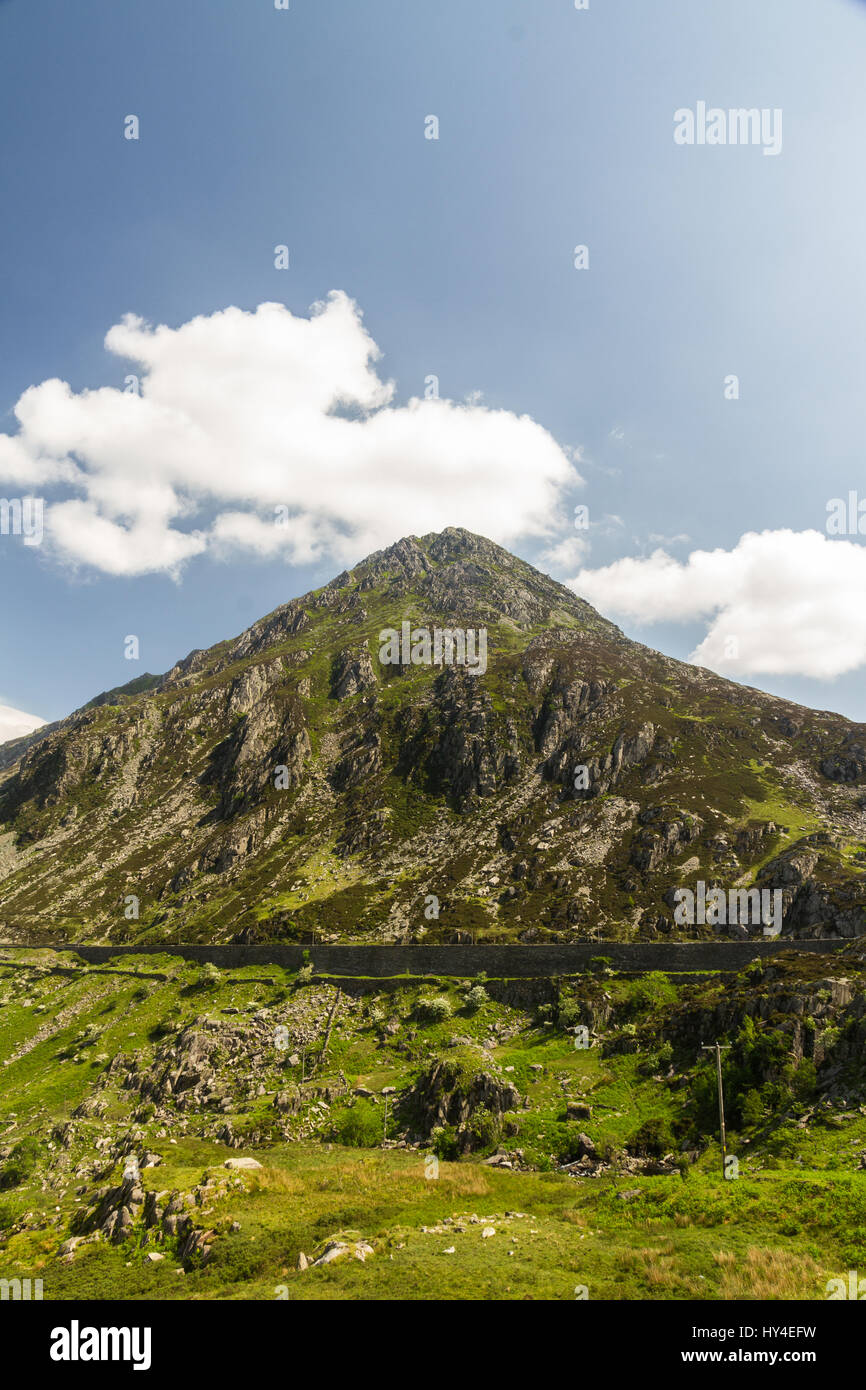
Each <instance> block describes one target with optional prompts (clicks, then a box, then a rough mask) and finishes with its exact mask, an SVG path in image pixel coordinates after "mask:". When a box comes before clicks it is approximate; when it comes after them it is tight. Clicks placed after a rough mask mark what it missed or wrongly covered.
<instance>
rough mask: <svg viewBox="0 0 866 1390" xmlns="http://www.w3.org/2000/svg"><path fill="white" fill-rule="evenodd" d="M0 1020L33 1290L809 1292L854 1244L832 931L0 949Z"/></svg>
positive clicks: (855, 1070)
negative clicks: (416, 962) (424, 943)
mask: <svg viewBox="0 0 866 1390" xmlns="http://www.w3.org/2000/svg"><path fill="white" fill-rule="evenodd" d="M828 971H830V972H831V973H830V974H829V975H828V974H827V972H828ZM822 972H823V973H822ZM581 1030H586V1031H585V1032H582V1031H581ZM716 1037H720V1038H721V1039H722V1040H726V1041H728V1042H730V1043H731V1044H732V1047H731V1050H730V1051H728V1052H727V1053H726V1054H725V1057H726V1061H725V1086H726V1094H727V1109H728V1120H729V1143H728V1149H729V1153H731V1154H732V1155H734V1156H735V1157H736V1159H737V1162H738V1165H739V1175H738V1176H737V1177H735V1178H732V1179H729V1180H725V1179H723V1177H722V1176H721V1171H720V1170H721V1161H720V1153H719V1149H718V1144H717V1139H716V1136H717V1121H716V1111H715V1075H714V1069H713V1066H712V1065H711V1063H710V1062H709V1061H708V1060H707V1056H706V1054H705V1053H703V1052H702V1051H701V1043H702V1042H705V1041H709V1040H713V1041H714V1040H715V1038H716ZM0 1040H2V1053H3V1058H4V1064H3V1072H2V1082H0V1232H2V1234H0V1277H4V1278H14V1277H19V1278H25V1277H30V1278H42V1280H43V1284H44V1296H45V1297H46V1298H51V1299H62V1298H80V1297H84V1298H108V1297H111V1298H118V1297H119V1298H128V1299H138V1298H157V1299H170V1298H181V1297H182V1298H185V1299H189V1298H208V1299H211V1298H225V1299H235V1298H240V1299H246V1298H256V1299H261V1298H267V1299H275V1298H289V1299H309V1298H314V1299H328V1298H346V1297H350V1298H353V1299H381V1298H406V1297H409V1298H417V1299H439V1298H442V1299H451V1298H461V1299H500V1298H501V1299H508V1298H521V1299H523V1298H533V1299H538V1298H553V1299H562V1298H565V1299H573V1298H575V1297H576V1296H578V1297H579V1296H581V1294H580V1289H581V1288H582V1287H585V1288H586V1289H587V1291H588V1296H589V1297H591V1298H617V1299H643V1298H674V1299H688V1298H701V1299H720V1298H721V1299H727V1298H733V1299H748V1298H755V1297H769V1298H780V1299H790V1298H816V1299H821V1298H825V1297H826V1289H825V1285H826V1283H827V1280H828V1279H830V1278H833V1277H837V1276H840V1275H844V1274H845V1272H846V1271H847V1270H848V1269H849V1268H856V1267H857V1266H858V1263H859V1265H860V1266H861V1267H862V1265H863V1263H864V1260H866V1170H864V1168H863V1167H862V1166H861V1165H862V1164H864V1163H866V1103H864V1102H866V1073H864V1069H863V1061H862V1057H863V1045H864V1042H866V972H864V959H863V956H862V954H861V953H858V952H857V951H856V949H855V948H853V947H852V948H849V950H848V951H846V952H843V953H842V954H841V955H839V956H836V957H834V958H833V960H832V961H831V962H828V961H826V960H824V961H820V960H811V961H810V960H807V959H804V958H802V957H798V956H796V955H789V956H786V957H782V958H778V959H777V960H774V961H773V963H772V964H768V965H765V966H761V965H760V964H758V963H756V964H754V965H753V966H751V967H750V968H749V969H748V970H747V971H745V972H743V974H742V975H740V976H738V977H736V978H735V979H731V978H729V977H725V978H722V977H719V976H715V975H704V976H681V977H674V976H672V977H666V976H661V975H658V976H656V975H649V976H644V977H641V978H637V979H635V978H627V977H622V976H614V975H612V974H611V973H610V972H609V971H608V970H607V969H606V967H605V965H604V962H603V961H601V960H600V961H598V962H597V964H596V968H595V970H594V972H593V973H591V974H589V975H586V976H582V977H579V978H575V979H569V980H553V981H549V980H548V981H545V980H523V981H516V980H512V981H508V980H497V981H487V982H482V983H481V984H479V981H478V980H477V979H474V980H472V981H460V980H454V979H442V980H438V981H431V980H426V981H423V982H419V981H417V980H410V979H395V980H390V981H384V982H383V981H377V982H369V981H350V980H343V981H340V980H328V981H323V980H317V979H316V978H315V976H311V974H310V971H309V970H308V969H305V970H302V971H301V972H299V973H298V974H297V975H288V974H284V973H283V972H282V971H281V970H278V969H269V970H267V971H263V970H262V969H261V968H249V969H244V970H236V971H231V972H225V973H220V972H218V971H214V970H213V969H212V968H210V967H195V966H191V965H189V964H187V963H185V962H183V961H181V960H180V959H179V958H176V957H172V956H170V955H160V954H155V955H153V956H152V957H144V958H139V959H137V960H136V962H135V965H134V967H133V966H132V965H130V964H129V962H128V961H126V960H123V959H121V958H118V960H117V962H116V963H112V964H109V965H108V966H106V967H103V968H95V967H88V966H86V965H84V964H83V963H82V962H81V961H80V960H78V959H77V958H75V957H74V956H71V955H66V956H60V957H59V958H58V957H57V956H55V955H54V954H53V953H48V952H39V951H29V952H21V951H15V952H10V951H6V952H4V953H3V954H2V961H0ZM584 1043H585V1044H586V1045H585V1046H584V1045H583V1044H584ZM227 1165H233V1166H227ZM489 1232H493V1234H487V1233H489ZM329 1252H330V1254H331V1255H334V1256H335V1257H334V1258H330V1257H329V1258H328V1260H327V1261H325V1262H323V1263H321V1264H318V1265H315V1261H316V1260H317V1259H321V1258H322V1257H323V1256H325V1255H326V1254H328V1253H329ZM304 1265H307V1266H308V1267H306V1268H305V1267H304ZM576 1290H577V1293H576Z"/></svg>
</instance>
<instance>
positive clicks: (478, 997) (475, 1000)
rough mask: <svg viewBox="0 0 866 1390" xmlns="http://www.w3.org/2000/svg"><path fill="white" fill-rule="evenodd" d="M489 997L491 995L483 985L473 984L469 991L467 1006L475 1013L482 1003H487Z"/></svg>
mask: <svg viewBox="0 0 866 1390" xmlns="http://www.w3.org/2000/svg"><path fill="white" fill-rule="evenodd" d="M489 998H490V995H489V994H488V993H487V990H486V989H485V988H484V986H483V985H473V987H472V989H470V991H469V993H468V994H467V995H466V1007H467V1009H470V1010H471V1012H472V1013H475V1011H476V1010H477V1009H480V1008H481V1005H482V1004H486V1003H487V1001H488V999H489Z"/></svg>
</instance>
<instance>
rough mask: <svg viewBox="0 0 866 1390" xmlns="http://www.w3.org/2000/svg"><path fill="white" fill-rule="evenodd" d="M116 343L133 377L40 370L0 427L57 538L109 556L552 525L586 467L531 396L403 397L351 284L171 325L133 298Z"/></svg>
mask: <svg viewBox="0 0 866 1390" xmlns="http://www.w3.org/2000/svg"><path fill="white" fill-rule="evenodd" d="M105 345H106V347H107V349H108V350H109V351H110V352H112V353H114V354H115V355H116V356H118V357H119V358H122V359H125V360H126V361H127V362H129V363H131V364H132V370H131V371H129V373H128V375H129V377H131V378H133V380H132V381H131V382H130V383H129V387H126V388H124V387H121V386H120V385H118V386H109V387H101V388H98V389H94V390H84V391H81V392H74V391H72V390H71V388H70V387H69V386H68V385H67V384H66V383H65V382H63V381H58V380H50V381H44V382H42V383H41V384H40V385H38V386H32V387H30V388H29V389H28V390H26V391H25V392H24V394H23V395H22V396H21V398H20V400H19V401H18V403H17V405H16V406H15V416H16V418H17V421H18V425H19V429H18V433H17V434H15V435H11V436H10V435H3V436H0V482H4V483H7V482H13V483H15V484H16V485H18V486H20V487H21V488H23V489H30V490H32V489H34V488H51V489H54V493H53V494H52V497H51V498H50V499H49V500H50V505H49V506H48V508H47V509H46V536H47V538H48V540H49V542H50V544H51V545H53V547H54V548H55V550H56V552H57V554H58V555H59V556H60V557H61V558H62V559H64V560H66V561H69V562H72V563H75V564H83V565H92V566H95V567H96V568H97V569H100V570H103V571H105V572H107V573H109V574H114V575H135V574H142V573H147V572H153V571H168V572H170V573H177V572H178V570H179V569H180V568H181V567H182V565H183V564H184V563H185V562H186V561H188V560H190V559H191V558H192V557H193V556H196V555H201V554H203V553H205V552H208V553H210V554H213V555H214V556H216V557H225V556H227V555H231V554H237V553H238V552H247V553H253V554H257V555H261V556H271V557H273V556H283V557H285V558H286V559H287V560H290V561H294V562H304V561H310V560H313V559H316V558H320V557H324V556H330V557H332V558H333V559H335V560H336V561H337V562H339V563H341V564H345V563H350V562H351V561H353V560H357V559H359V558H360V557H361V556H363V555H364V554H365V553H366V552H368V551H369V550H373V549H376V548H377V547H379V546H382V545H386V544H388V543H390V542H391V541H393V540H394V539H396V538H397V537H398V536H400V535H403V534H406V533H408V532H413V531H414V532H415V533H422V532H426V531H435V530H440V529H441V528H442V527H443V526H447V525H458V526H466V527H468V528H469V529H471V530H475V531H480V532H482V533H483V534H485V535H487V536H490V537H491V538H492V539H494V540H498V541H500V542H501V543H503V544H510V543H513V542H514V541H515V540H516V539H517V538H518V537H520V536H526V537H533V536H534V537H541V538H543V539H550V538H551V537H553V536H554V534H555V533H556V531H557V529H558V518H559V517H560V516H561V515H562V499H563V494H564V492H565V491H566V490H567V489H569V488H572V487H574V486H575V485H577V484H579V483H580V482H581V481H582V480H581V478H580V476H579V474H578V472H577V470H576V468H575V465H574V462H573V460H572V458H571V457H569V455H568V454H567V453H566V451H565V450H563V449H562V448H560V446H559V445H558V444H557V443H556V441H555V440H554V439H553V437H552V436H551V435H550V434H549V433H548V431H547V430H545V429H544V428H543V427H542V426H541V425H539V424H537V423H536V422H535V421H534V420H532V419H531V418H530V417H529V416H526V415H521V416H518V415H515V414H513V413H511V412H509V411H506V410H493V409H488V408H486V407H485V406H483V405H481V404H480V403H479V401H478V400H477V399H476V398H474V397H473V398H470V399H469V400H468V401H467V402H464V403H462V404H460V403H455V402H453V401H448V400H438V399H436V400H427V399H423V400H422V399H417V398H413V399H411V400H410V401H409V402H408V403H407V404H405V405H398V404H396V403H395V386H394V383H393V382H392V381H389V380H386V379H384V377H383V376H382V375H381V374H380V372H379V370H378V366H377V364H378V363H379V361H380V359H381V353H380V351H379V348H378V347H377V345H376V344H375V342H374V341H373V339H372V338H371V337H370V335H369V334H368V333H367V331H366V329H365V327H364V324H363V320H362V316H361V313H360V311H359V309H358V307H357V305H356V304H355V303H354V302H353V301H352V300H350V299H349V298H348V297H347V296H346V295H345V294H342V293H339V292H334V293H332V294H331V295H330V296H329V298H328V300H327V302H325V303H322V304H317V305H314V306H313V311H312V313H311V315H310V317H309V318H305V317H303V316H296V315H294V314H292V313H291V312H290V311H289V310H288V309H287V308H286V307H285V306H284V305H282V304H261V305H259V307H258V309H257V310H256V311H255V312H247V311H245V310H241V309H237V308H228V309H225V310H222V311H220V312H218V313H215V314H212V315H210V316H207V317H199V318H195V319H193V320H191V321H190V322H189V323H185V324H183V325H181V327H179V328H170V327H166V326H165V325H160V326H159V327H156V328H153V327H151V326H150V325H148V324H146V323H145V322H143V321H142V320H141V319H140V318H137V317H135V316H134V315H127V317H125V318H124V319H123V321H122V322H121V323H119V324H116V325H115V326H114V327H113V328H112V329H111V330H110V331H109V332H108V334H107V336H106V339H105ZM135 379H137V380H138V383H139V386H140V389H139V390H136V389H135ZM277 523H279V524H277ZM575 563H577V560H576V559H575Z"/></svg>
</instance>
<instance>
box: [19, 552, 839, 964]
mask: <svg viewBox="0 0 866 1390" xmlns="http://www.w3.org/2000/svg"><path fill="white" fill-rule="evenodd" d="M437 634H438V637H437ZM482 639H483V649H484V661H483V663H482V662H481V661H480V660H476V662H475V665H474V669H473V665H472V663H471V662H470V661H469V659H468V654H469V652H470V651H473V652H474V653H475V655H476V657H478V655H479V652H480V650H481V646H480V644H481V642H482ZM437 642H438V646H437ZM437 657H438V659H437ZM0 769H2V770H0V939H2V940H3V941H5V942H7V943H21V942H25V941H27V942H37V941H51V942H62V941H83V940H87V939H89V940H108V941H113V942H131V941H140V942H152V943H154V944H158V943H162V942H181V941H228V940H242V941H256V940H268V939H272V938H279V939H283V940H310V939H313V938H315V939H316V940H335V941H355V940H366V941H389V940H391V941H393V940H404V941H414V940H424V941H428V942H435V941H444V940H448V941H455V940H457V941H459V940H481V939H488V940H499V941H510V940H521V941H543V940H579V939H586V938H587V937H595V936H600V937H608V938H610V937H616V938H621V939H625V940H628V939H652V938H655V937H656V936H658V935H659V934H668V935H687V936H712V935H713V934H715V933H717V932H719V931H721V930H727V928H725V927H723V926H720V925H717V924H716V923H714V922H713V921H712V920H710V919H708V920H706V921H697V922H695V923H694V924H693V925H687V926H682V925H680V924H679V922H678V921H677V919H676V914H675V912H674V904H675V903H676V902H677V897H676V894H677V890H678V889H681V888H690V889H692V890H694V891H695V892H696V893H697V894H700V893H701V892H702V891H703V890H702V889H701V885H704V887H705V888H706V890H709V889H710V888H711V887H712V886H716V887H720V888H721V889H722V890H723V891H725V890H731V889H735V888H737V889H739V888H747V887H751V886H755V887H758V888H760V889H767V890H770V891H773V892H778V893H779V894H780V897H779V902H780V904H781V905H782V910H781V920H782V930H783V932H784V933H785V934H787V935H794V936H807V935H808V936H812V935H827V936H835V935H842V936H854V935H860V934H861V933H862V932H863V931H864V929H866V891H864V865H866V819H864V816H866V728H864V726H863V725H855V724H852V723H850V722H849V721H848V720H846V719H844V718H842V717H841V716H839V715H834V714H828V713H817V712H815V711H812V710H807V709H803V708H800V707H799V706H796V705H792V704H791V703H790V702H788V701H784V700H779V699H776V698H774V697H772V696H770V695H766V694H764V693H762V692H760V691H757V690H753V689H749V688H746V687H742V686H739V685H736V684H734V683H733V682H731V681H727V680H724V679H722V678H720V677H717V676H715V675H713V674H712V673H711V672H708V671H705V670H701V669H700V668H697V667H694V666H689V665H686V664H684V663H682V662H679V661H674V660H672V659H671V658H668V657H665V656H662V655H660V654H659V653H657V652H654V651H652V650H650V649H649V648H647V647H644V646H641V645H640V644H638V643H635V642H632V641H630V640H629V639H628V638H626V637H625V636H624V635H623V633H622V632H621V631H620V630H619V628H617V627H615V626H614V625H613V624H612V623H609V622H607V621H606V620H605V619H604V618H602V617H601V616H600V615H599V614H598V613H597V612H596V611H595V610H594V609H593V608H592V607H590V605H589V604H587V603H585V602H584V601H583V600H582V599H580V598H578V597H577V596H576V595H575V594H574V593H572V592H571V591H570V590H569V589H566V588H564V587H563V586H562V585H561V584H558V583H556V582H555V581H554V580H552V579H549V578H548V577H546V576H545V575H542V574H540V573H539V572H538V571H537V570H535V569H533V567H532V566H531V565H528V564H526V563H525V562H524V561H522V560H520V559H518V558H517V557H515V556H514V555H511V554H509V552H508V551H506V550H503V549H502V548H501V547H500V546H497V545H494V544H493V543H492V542H491V541H488V540H486V539H484V538H483V537H481V536H476V535H473V534H472V533H470V532H468V531H464V530H458V529H455V528H451V527H449V528H448V529H447V530H445V531H442V532H441V533H438V534H431V535H427V536H422V537H420V538H418V537H415V536H409V537H406V538H404V539H403V540H400V541H398V542H397V543H396V544H395V545H392V546H390V547H389V548H388V549H386V550H382V551H378V552H377V553H376V554H374V555H371V556H369V557H368V558H367V559H366V560H364V561H362V563H360V564H359V565H356V566H355V568H354V569H352V570H350V571H346V572H344V573H343V574H341V575H339V576H338V577H337V578H336V579H333V580H332V581H331V582H330V583H329V584H326V585H325V586H324V587H323V588H321V589H317V590H314V591H313V592H311V593H309V594H306V595H304V596H303V597H302V598H298V599H294V600H292V602H290V603H287V604H285V605H284V606H283V607H281V608H278V609H277V610H276V611H275V612H273V613H271V614H270V615H269V616H267V617H265V618H262V619H261V620H260V621H259V622H257V623H255V624H254V625H253V626H252V627H250V628H248V629H247V630H246V631H245V632H243V633H241V634H240V636H238V637H236V638H234V639H232V640H229V641H225V642H221V643H219V644H218V645H217V646H215V647H212V648H210V649H209V650H207V651H193V652H191V653H190V655H189V656H187V657H186V658H185V659H184V660H183V661H180V662H178V664H177V665H176V666H174V667H173V668H172V670H171V671H169V672H168V673H167V674H166V675H165V676H162V677H153V676H148V677H140V678H139V679H138V680H137V681H134V682H132V683H131V684H130V685H129V686H125V687H122V688H120V689H118V690H115V691H110V692H106V693H105V694H104V695H102V696H99V697H97V699H96V700H94V701H92V702H91V703H90V704H89V705H88V706H86V707H85V708H84V709H82V710H80V711H77V712H76V713H75V714H73V715H71V716H70V717H69V718H68V719H65V720H63V721H61V722H60V723H59V724H55V725H51V726H47V727H46V728H44V729H40V730H38V731H36V733H33V734H30V735H28V736H27V738H25V739H23V740H19V741H18V743H16V744H7V745H5V746H4V748H2V749H0ZM753 930H755V931H758V932H760V930H761V928H760V926H758V927H755V928H753Z"/></svg>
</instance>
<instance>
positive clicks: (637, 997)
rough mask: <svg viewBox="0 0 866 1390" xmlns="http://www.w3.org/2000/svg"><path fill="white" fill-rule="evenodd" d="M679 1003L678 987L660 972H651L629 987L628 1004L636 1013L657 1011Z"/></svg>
mask: <svg viewBox="0 0 866 1390" xmlns="http://www.w3.org/2000/svg"><path fill="white" fill-rule="evenodd" d="M676 1001H677V989H676V985H674V984H672V983H671V981H670V980H669V979H668V977H667V975H663V974H662V972H661V971H660V970H651V971H650V972H649V974H648V975H643V976H641V978H640V979H639V980H634V981H633V982H632V984H631V985H630V986H629V990H628V1002H629V1004H630V1006H631V1008H632V1010H634V1011H635V1012H638V1011H641V1012H642V1011H643V1010H646V1009H657V1008H661V1007H663V1006H664V1005H667V1004H675V1003H676Z"/></svg>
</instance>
